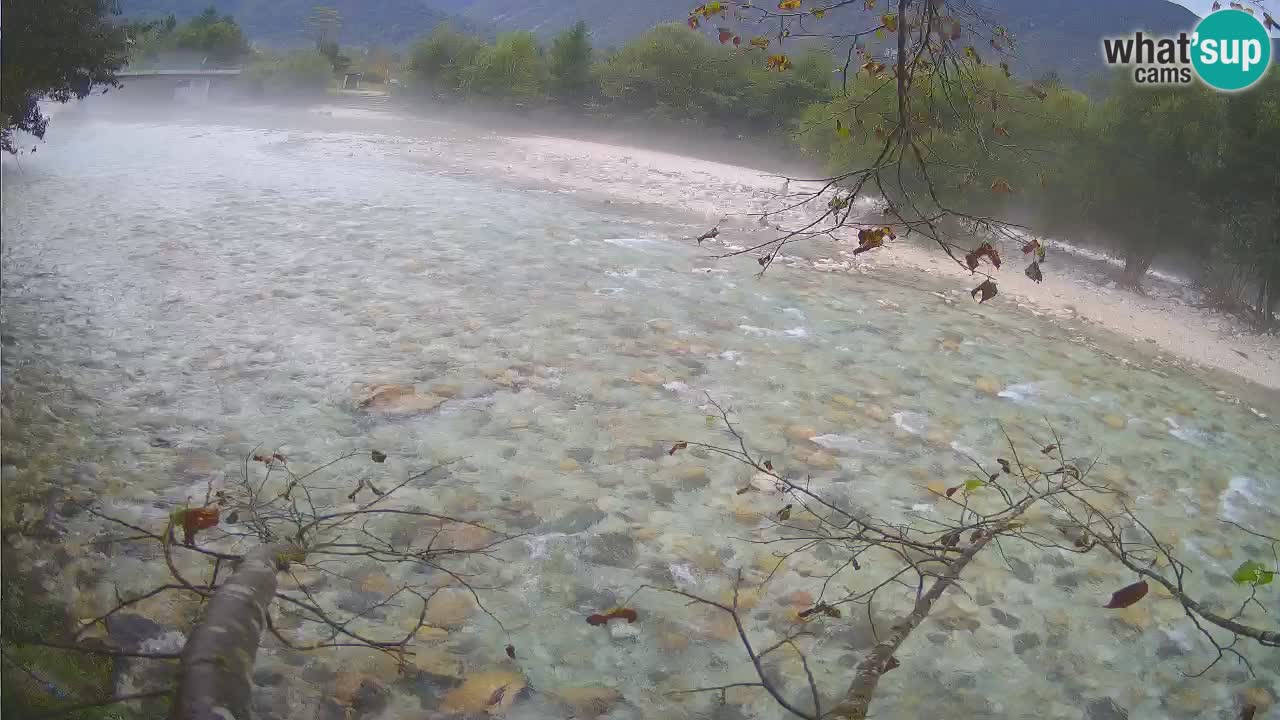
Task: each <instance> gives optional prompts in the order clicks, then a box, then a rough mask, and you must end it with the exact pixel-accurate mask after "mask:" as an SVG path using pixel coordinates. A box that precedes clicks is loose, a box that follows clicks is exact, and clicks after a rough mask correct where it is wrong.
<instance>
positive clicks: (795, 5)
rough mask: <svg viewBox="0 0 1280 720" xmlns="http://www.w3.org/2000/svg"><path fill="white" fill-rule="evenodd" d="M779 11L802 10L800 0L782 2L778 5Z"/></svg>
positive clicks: (784, 0) (783, 0)
mask: <svg viewBox="0 0 1280 720" xmlns="http://www.w3.org/2000/svg"><path fill="white" fill-rule="evenodd" d="M778 9H779V10H798V9H800V0H782V1H781V2H779V3H778Z"/></svg>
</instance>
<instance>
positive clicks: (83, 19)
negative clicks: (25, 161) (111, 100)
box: [0, 0, 127, 153]
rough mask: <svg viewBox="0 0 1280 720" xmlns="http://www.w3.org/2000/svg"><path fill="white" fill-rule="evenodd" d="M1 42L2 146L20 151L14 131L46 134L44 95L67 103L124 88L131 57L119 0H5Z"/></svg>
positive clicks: (0, 98)
mask: <svg viewBox="0 0 1280 720" xmlns="http://www.w3.org/2000/svg"><path fill="white" fill-rule="evenodd" d="M0 10H2V11H3V12H2V15H3V17H4V27H5V30H6V32H5V34H4V42H3V43H0V86H3V93H0V150H3V151H5V152H10V153H13V152H16V151H17V146H16V145H15V144H14V140H13V132H14V131H15V130H21V131H24V132H28V133H31V134H32V135H34V136H36V137H37V138H43V137H44V133H45V129H46V128H47V127H48V124H49V121H48V118H46V117H45V116H44V114H43V113H41V112H40V106H39V101H40V100H41V99H43V98H47V99H49V100H53V101H54V102H67V101H68V100H71V99H72V98H77V99H78V98H84V97H86V96H87V95H89V93H90V92H91V91H92V90H93V89H94V88H95V87H104V86H105V87H108V88H110V87H119V83H117V81H116V71H117V70H119V69H120V67H121V66H122V65H123V64H124V63H125V60H126V58H127V50H126V42H125V27H124V26H123V25H120V24H117V23H115V22H113V21H112V16H113V15H118V14H119V8H118V7H117V5H116V3H115V1H114V0H41V1H40V2H29V1H28V0H4V1H3V4H2V5H0Z"/></svg>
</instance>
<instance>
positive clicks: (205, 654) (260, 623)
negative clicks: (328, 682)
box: [169, 543, 301, 720]
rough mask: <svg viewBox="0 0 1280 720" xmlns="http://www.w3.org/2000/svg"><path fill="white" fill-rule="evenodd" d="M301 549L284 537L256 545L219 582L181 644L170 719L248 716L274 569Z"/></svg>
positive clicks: (215, 719) (246, 718) (237, 718)
mask: <svg viewBox="0 0 1280 720" xmlns="http://www.w3.org/2000/svg"><path fill="white" fill-rule="evenodd" d="M300 552H301V551H300V550H299V549H298V548H297V547H296V546H294V545H290V544H288V543H273V544H270V545H263V546H260V547H258V548H255V549H254V550H252V551H251V552H250V553H249V554H248V555H246V556H245V557H244V559H243V560H241V561H240V566H239V567H238V568H236V571H235V572H234V573H233V574H232V575H231V577H230V579H228V580H227V581H226V582H225V583H223V584H222V585H221V586H219V587H218V589H217V591H216V592H215V593H214V595H213V598H212V599H211V600H210V601H209V607H208V610H207V611H206V612H205V617H204V620H203V621H201V622H200V623H199V624H198V625H196V627H195V629H194V630H192V631H191V637H189V638H188V639H187V645H186V647H185V648H183V650H182V668H181V670H180V675H179V679H178V694H177V697H176V698H175V699H174V702H173V708H172V710H171V711H170V715H169V717H170V719H171V720H229V719H234V720H249V718H250V714H249V695H250V690H251V689H252V687H253V681H252V677H251V676H252V674H253V662H254V657H255V656H256V655H257V654H258V641H259V639H260V638H261V635H262V630H263V628H265V627H266V621H267V608H268V606H270V604H271V601H272V599H273V598H274V597H275V593H276V574H277V573H278V572H280V571H281V570H283V569H285V568H286V567H288V565H289V561H290V560H292V559H295V558H297V557H298V556H299V555H300Z"/></svg>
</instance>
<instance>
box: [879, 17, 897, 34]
mask: <svg viewBox="0 0 1280 720" xmlns="http://www.w3.org/2000/svg"><path fill="white" fill-rule="evenodd" d="M880 22H881V23H883V24H884V29H885V30H888V31H889V32H898V14H897V13H889V14H888V15H883V16H881V18H880Z"/></svg>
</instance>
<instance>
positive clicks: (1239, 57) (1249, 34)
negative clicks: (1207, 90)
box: [1191, 9, 1271, 92]
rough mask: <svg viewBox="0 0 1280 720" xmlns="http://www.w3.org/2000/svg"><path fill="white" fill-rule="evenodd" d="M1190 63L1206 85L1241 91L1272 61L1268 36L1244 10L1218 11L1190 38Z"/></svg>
mask: <svg viewBox="0 0 1280 720" xmlns="http://www.w3.org/2000/svg"><path fill="white" fill-rule="evenodd" d="M1191 46H1192V49H1191V64H1192V65H1193V66H1194V67H1195V69H1196V74H1197V75H1199V76H1200V79H1201V80H1203V81H1204V82H1205V84H1206V85H1208V86H1210V87H1212V88H1215V89H1217V90H1225V91H1228V92H1230V91H1234V90H1244V89H1245V88H1247V87H1249V86H1251V85H1253V84H1254V83H1256V82H1258V81H1259V80H1261V79H1262V75H1263V73H1265V72H1266V71H1267V66H1269V65H1270V64H1271V36H1270V35H1269V34H1268V33H1267V28H1266V27H1265V26H1263V24H1262V21H1261V20H1259V19H1257V18H1255V17H1254V16H1252V15H1250V14H1249V13H1247V12H1245V11H1243V10H1235V9H1229V10H1219V11H1218V12H1215V13H1211V14H1209V15H1207V16H1205V18H1204V19H1203V20H1201V21H1200V24H1199V25H1196V32H1195V35H1194V36H1193V37H1192V40H1191Z"/></svg>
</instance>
